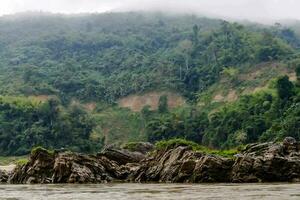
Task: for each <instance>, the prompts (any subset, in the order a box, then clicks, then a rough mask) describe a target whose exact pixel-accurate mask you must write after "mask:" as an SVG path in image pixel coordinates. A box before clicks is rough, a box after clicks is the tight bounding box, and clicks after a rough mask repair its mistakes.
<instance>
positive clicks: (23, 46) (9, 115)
mask: <svg viewBox="0 0 300 200" xmlns="http://www.w3.org/2000/svg"><path fill="white" fill-rule="evenodd" d="M0 29H1V34H0V44H1V45H0V94H1V95H4V97H0V154H1V155H24V154H28V153H29V152H30V150H31V148H32V147H35V146H43V147H45V148H47V149H59V148H66V149H68V150H72V151H80V152H95V151H97V150H98V149H100V148H101V147H102V145H103V144H104V143H106V144H110V143H120V144H124V143H126V142H129V141H132V142H134V141H139V140H147V139H148V140H149V141H151V142H156V141H159V140H168V139H172V138H182V139H186V140H191V141H194V142H196V143H197V144H202V145H207V146H210V147H216V148H224V149H225V148H231V147H236V146H239V145H243V144H247V143H251V142H257V141H267V140H272V139H280V138H283V137H284V136H287V135H293V136H294V137H296V138H297V139H299V125H298V124H299V112H298V111H299V109H298V107H299V99H300V98H299V92H298V91H299V87H297V86H294V85H293V84H292V83H291V82H290V81H289V80H288V78H287V77H280V78H279V79H276V80H274V88H272V89H271V90H273V92H270V93H269V92H262V93H256V94H254V95H247V96H244V97H242V98H241V99H239V100H238V101H237V102H235V103H231V104H228V105H224V106H222V107H219V106H220V105H218V106H215V107H214V106H211V107H208V108H205V109H204V111H203V110H202V108H201V110H200V108H198V106H196V105H194V103H195V101H196V99H197V96H198V94H206V97H207V98H206V99H207V100H206V101H210V100H211V98H210V97H211V96H212V94H210V92H209V91H207V88H208V87H209V86H211V85H213V84H214V83H217V81H218V80H220V76H221V75H224V76H225V77H226V78H227V79H228V80H229V81H230V82H231V83H234V84H231V85H233V86H234V85H238V84H240V82H238V81H237V80H238V79H237V77H238V75H239V73H240V72H241V71H242V70H243V68H244V67H245V66H253V65H256V64H258V63H261V62H269V61H283V62H284V61H287V60H289V59H297V58H298V57H299V55H298V57H297V54H294V53H295V52H297V51H298V50H297V49H296V47H297V44H300V43H299V41H298V38H297V37H296V35H295V34H294V33H293V31H292V30H290V29H287V28H281V27H270V28H268V27H266V28H265V29H261V28H260V27H258V26H255V27H251V26H242V25H240V24H237V23H229V22H226V21H220V20H213V19H206V18H198V17H195V16H164V15H161V14H145V13H106V14H99V15H98V14H97V15H86V16H68V17H67V16H63V15H47V14H39V15H38V17H37V16H36V14H33V15H26V14H25V15H21V16H20V15H15V16H8V17H2V18H0ZM297 69H298V68H297ZM296 73H297V76H298V77H299V70H297V71H296ZM270 74H271V72H270V73H269V76H270V77H271V78H274V77H272V74H271V75H270ZM298 79H299V78H298ZM258 82H259V80H258ZM241 84H242V83H241ZM162 89H163V90H175V91H176V92H179V93H181V94H182V95H184V96H185V97H187V100H188V102H189V103H190V104H191V106H187V107H182V108H180V109H178V110H172V109H170V108H168V104H167V102H168V99H167V97H166V96H162V97H161V98H160V100H159V109H158V112H156V111H151V109H150V108H149V107H144V109H143V110H142V111H141V113H133V112H131V111H130V110H128V109H122V108H119V107H117V106H116V102H117V100H119V99H120V98H121V97H125V96H127V95H130V94H135V93H142V92H146V91H152V90H162ZM223 89H224V90H228V89H229V88H225V87H223ZM274 91H275V93H276V94H277V95H274V94H273V93H274ZM205 92H206V93H205ZM39 95H42V96H47V97H49V96H52V97H54V98H47V100H45V101H38V100H37V98H25V97H12V96H26V97H28V96H39ZM76 102H78V103H76ZM89 102H94V103H95V104H96V105H97V106H96V109H95V110H94V111H93V113H92V114H91V113H87V111H86V108H85V107H84V106H82V104H84V103H89ZM219 104H222V103H219ZM216 108H218V109H217V110H213V112H211V111H212V109H216ZM193 148H194V147H193ZM199 148H200V147H199ZM217 153H220V154H224V155H227V154H228V155H231V154H233V153H232V152H231V151H229V152H225V151H224V152H219V151H218V152H217ZM217 153H216V154H217Z"/></svg>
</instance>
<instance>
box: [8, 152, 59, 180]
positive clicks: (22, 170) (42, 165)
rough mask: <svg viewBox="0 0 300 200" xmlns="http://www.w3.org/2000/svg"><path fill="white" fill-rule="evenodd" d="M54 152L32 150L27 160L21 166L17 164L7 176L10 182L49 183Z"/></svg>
mask: <svg viewBox="0 0 300 200" xmlns="http://www.w3.org/2000/svg"><path fill="white" fill-rule="evenodd" d="M54 161H55V157H54V153H50V152H48V151H47V150H45V149H38V150H36V151H34V152H33V153H32V154H31V156H30V158H29V162H28V163H26V164H25V165H22V166H17V167H16V168H15V169H14V171H13V172H12V175H11V176H10V177H9V182H10V183H14V184H17V183H23V184H25V183H51V181H50V180H51V175H52V173H53V164H54Z"/></svg>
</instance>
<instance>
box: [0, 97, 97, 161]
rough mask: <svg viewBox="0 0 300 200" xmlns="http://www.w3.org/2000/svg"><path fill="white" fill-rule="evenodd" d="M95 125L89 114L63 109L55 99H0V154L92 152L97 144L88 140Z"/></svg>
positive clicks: (71, 107)
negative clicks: (35, 150)
mask: <svg viewBox="0 0 300 200" xmlns="http://www.w3.org/2000/svg"><path fill="white" fill-rule="evenodd" d="M93 127H94V124H93V122H92V120H91V118H90V117H89V115H88V113H86V112H85V111H83V110H78V109H75V108H74V106H72V105H71V106H69V108H67V109H65V108H63V107H62V106H61V105H60V103H59V102H58V101H57V100H55V99H49V100H47V101H45V102H39V101H31V100H30V99H28V98H21V97H19V98H12V97H0V138H1V140H0V154H2V155H25V154H28V153H29V152H30V151H31V149H32V147H35V146H44V147H46V148H50V149H55V148H67V149H72V150H76V151H83V152H91V151H93V150H94V149H95V148H100V147H101V143H100V141H93V140H91V139H90V134H91V131H92V129H93Z"/></svg>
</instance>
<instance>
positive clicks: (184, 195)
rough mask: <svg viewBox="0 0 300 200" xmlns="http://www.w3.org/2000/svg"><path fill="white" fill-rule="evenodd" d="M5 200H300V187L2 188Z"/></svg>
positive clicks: (68, 186)
mask: <svg viewBox="0 0 300 200" xmlns="http://www.w3.org/2000/svg"><path fill="white" fill-rule="evenodd" d="M0 199H1V200H17V199H19V200H40V199H45V200H46V199H47V200H58V199H59V200H71V199H72V200H82V199H90V200H95V199H101V200H119V199H122V200H169V199H170V200H171V199H181V200H194V199H195V200H196V199H197V200H201V199H209V200H214V199H216V200H240V199H245V200H248V199H249V200H250V199H251V200H253V199H259V200H264V199H270V200H271V199H272V200H277V199H278V200H284V199H288V200H291V199H300V184H99V185H0Z"/></svg>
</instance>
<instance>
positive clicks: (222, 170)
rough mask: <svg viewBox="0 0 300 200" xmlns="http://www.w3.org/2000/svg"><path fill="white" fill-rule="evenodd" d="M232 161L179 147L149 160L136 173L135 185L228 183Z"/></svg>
mask: <svg viewBox="0 0 300 200" xmlns="http://www.w3.org/2000/svg"><path fill="white" fill-rule="evenodd" d="M232 164H233V160H231V159H226V158H221V157H218V156H212V155H205V154H202V153H198V152H193V151H192V150H191V148H190V147H181V146H179V147H177V148H175V149H167V150H165V151H161V152H158V153H157V154H154V155H153V156H152V157H150V158H147V159H146V160H144V161H143V162H142V164H141V167H140V169H139V170H137V172H136V174H135V179H134V181H136V182H148V181H150V182H153V181H158V182H194V183H200V182H229V181H230V172H231V166H232Z"/></svg>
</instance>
